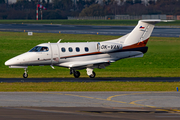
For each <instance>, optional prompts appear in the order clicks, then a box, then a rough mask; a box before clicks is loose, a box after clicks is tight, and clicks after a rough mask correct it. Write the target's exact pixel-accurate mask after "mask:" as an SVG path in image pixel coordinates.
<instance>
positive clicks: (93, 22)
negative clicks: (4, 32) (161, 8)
mask: <svg viewBox="0 0 180 120" xmlns="http://www.w3.org/2000/svg"><path fill="white" fill-rule="evenodd" d="M12 23H13V24H15V23H16V24H25V23H28V24H33V23H35V24H62V25H125V26H127V25H128V26H135V25H136V24H137V23H138V20H0V24H12ZM157 26H180V20H176V21H174V22H165V23H164V22H161V23H158V24H157Z"/></svg>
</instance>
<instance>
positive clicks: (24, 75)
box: [23, 68, 28, 78]
mask: <svg viewBox="0 0 180 120" xmlns="http://www.w3.org/2000/svg"><path fill="white" fill-rule="evenodd" d="M27 72H28V71H27V68H24V74H23V77H24V78H27V77H28V73H27Z"/></svg>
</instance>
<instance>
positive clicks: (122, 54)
mask: <svg viewBox="0 0 180 120" xmlns="http://www.w3.org/2000/svg"><path fill="white" fill-rule="evenodd" d="M161 21H163V20H159V19H155V20H154V19H153V20H139V21H138V24H137V26H136V27H135V28H134V29H133V30H132V31H131V32H130V33H128V34H126V35H124V36H122V37H120V38H117V39H113V40H107V41H103V42H76V43H61V42H60V41H61V40H59V41H58V42H57V43H50V42H48V43H42V44H39V45H37V46H35V47H34V48H32V49H31V50H29V51H28V52H25V53H23V54H21V55H18V56H16V57H13V58H11V59H10V60H8V61H6V62H5V65H6V66H9V68H24V70H25V71H24V74H23V77H24V78H27V77H28V73H27V68H28V66H42V65H50V66H51V67H52V68H54V67H53V66H59V67H65V68H69V69H70V74H73V75H74V77H75V78H79V77H80V72H79V71H78V70H82V69H86V71H87V75H88V76H89V77H90V78H94V77H95V76H96V74H95V72H94V71H93V70H94V69H95V68H98V69H103V68H105V67H106V66H109V65H110V64H111V63H113V62H115V61H117V60H121V59H124V58H136V57H143V55H144V53H146V52H147V50H148V47H147V46H146V44H147V42H148V40H149V37H150V35H151V33H152V31H153V29H154V26H155V24H156V23H158V22H161Z"/></svg>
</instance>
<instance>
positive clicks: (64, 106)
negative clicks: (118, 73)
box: [0, 92, 180, 120]
mask: <svg viewBox="0 0 180 120" xmlns="http://www.w3.org/2000/svg"><path fill="white" fill-rule="evenodd" d="M179 99H180V94H179V92H0V106H1V107H0V119H2V120H16V119H18V120H24V119H28V120H39V119H43V120H49V119H53V120H59V119H66V120H72V119H76V120H77V119H78V120H84V119H90V120H91V119H96V120H117V119H123V120H144V119H146V120H156V119H158V120H161V119H162V120H169V119H171V120H179V119H180V101H179Z"/></svg>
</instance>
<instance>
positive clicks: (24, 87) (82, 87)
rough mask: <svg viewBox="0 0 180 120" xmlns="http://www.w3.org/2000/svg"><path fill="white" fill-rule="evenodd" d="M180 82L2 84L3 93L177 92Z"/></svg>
mask: <svg viewBox="0 0 180 120" xmlns="http://www.w3.org/2000/svg"><path fill="white" fill-rule="evenodd" d="M176 87H180V82H114V81H113V82H81V83H80V82H49V83H44V82H42V83H0V91H1V92H19V91H28V92H34V91H176Z"/></svg>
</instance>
